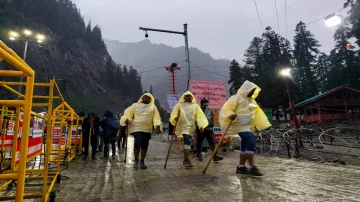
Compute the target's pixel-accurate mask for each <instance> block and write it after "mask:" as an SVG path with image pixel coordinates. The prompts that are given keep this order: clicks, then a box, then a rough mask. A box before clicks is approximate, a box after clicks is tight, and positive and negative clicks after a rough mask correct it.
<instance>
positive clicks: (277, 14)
mask: <svg viewBox="0 0 360 202" xmlns="http://www.w3.org/2000/svg"><path fill="white" fill-rule="evenodd" d="M274 4H275V11H276V20H277V24H278V29H279V34H280V33H281V30H280V23H279V13H278V9H277V5H276V0H274Z"/></svg>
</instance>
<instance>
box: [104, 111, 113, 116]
mask: <svg viewBox="0 0 360 202" xmlns="http://www.w3.org/2000/svg"><path fill="white" fill-rule="evenodd" d="M104 116H105V117H113V116H114V113H113V112H112V111H110V110H106V111H105V113H104Z"/></svg>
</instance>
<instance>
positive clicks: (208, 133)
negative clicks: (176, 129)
mask: <svg viewBox="0 0 360 202" xmlns="http://www.w3.org/2000/svg"><path fill="white" fill-rule="evenodd" d="M200 105H201V109H202V110H203V112H204V114H205V116H206V118H207V120H208V122H209V125H208V126H207V127H206V128H205V129H204V132H203V133H201V132H200V131H199V129H197V130H196V137H197V139H196V153H197V158H198V160H199V161H202V160H203V159H202V154H201V145H202V143H203V141H204V139H205V138H206V140H207V141H208V143H209V146H210V148H211V150H212V151H214V149H215V143H214V142H215V141H214V131H213V127H214V114H213V112H212V111H211V109H210V108H209V100H207V99H206V98H203V99H202V100H201V101H200ZM213 160H214V161H221V160H223V157H221V156H219V154H217V153H216V154H215V156H214V159H213Z"/></svg>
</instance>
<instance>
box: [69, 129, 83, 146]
mask: <svg viewBox="0 0 360 202" xmlns="http://www.w3.org/2000/svg"><path fill="white" fill-rule="evenodd" d="M71 132H72V134H71V144H75V142H76V140H77V143H80V139H81V126H79V127H78V135H77V139H76V126H73V127H72V130H71Z"/></svg>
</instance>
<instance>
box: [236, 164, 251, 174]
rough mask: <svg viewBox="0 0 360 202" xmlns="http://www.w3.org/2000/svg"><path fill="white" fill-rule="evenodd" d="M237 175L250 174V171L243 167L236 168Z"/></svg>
mask: <svg viewBox="0 0 360 202" xmlns="http://www.w3.org/2000/svg"><path fill="white" fill-rule="evenodd" d="M236 174H248V169H247V168H246V167H245V166H243V167H239V166H238V167H236Z"/></svg>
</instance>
